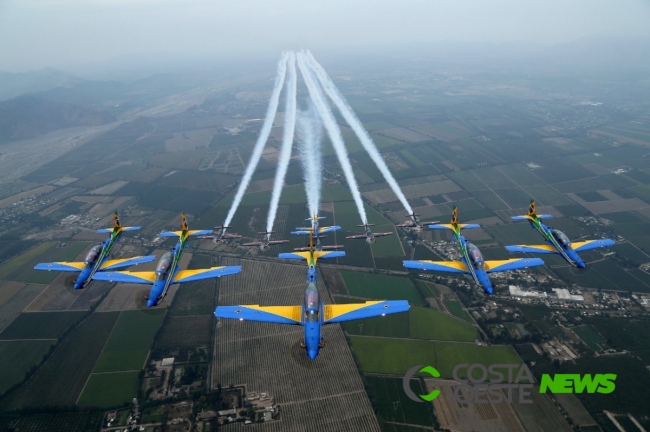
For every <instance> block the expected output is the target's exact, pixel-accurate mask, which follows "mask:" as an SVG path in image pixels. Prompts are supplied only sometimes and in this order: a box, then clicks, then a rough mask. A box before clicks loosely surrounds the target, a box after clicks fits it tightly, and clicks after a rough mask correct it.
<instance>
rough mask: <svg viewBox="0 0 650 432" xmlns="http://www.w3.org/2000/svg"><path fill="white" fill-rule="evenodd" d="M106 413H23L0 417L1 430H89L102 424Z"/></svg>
mask: <svg viewBox="0 0 650 432" xmlns="http://www.w3.org/2000/svg"><path fill="white" fill-rule="evenodd" d="M103 420H104V413H103V412H98V411H85V412H78V413H56V414H33V415H29V414H22V415H20V416H19V417H14V416H7V417H0V430H7V431H8V430H16V431H21V432H59V431H62V430H65V431H66V432H87V431H96V430H99V428H100V427H101V425H102V421H103Z"/></svg>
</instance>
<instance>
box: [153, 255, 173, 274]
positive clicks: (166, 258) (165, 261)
mask: <svg viewBox="0 0 650 432" xmlns="http://www.w3.org/2000/svg"><path fill="white" fill-rule="evenodd" d="M171 265H172V253H171V252H167V253H166V254H165V255H163V256H162V258H160V261H158V265H157V266H156V280H157V281H159V280H163V279H164V278H165V276H166V274H167V270H169V267H171Z"/></svg>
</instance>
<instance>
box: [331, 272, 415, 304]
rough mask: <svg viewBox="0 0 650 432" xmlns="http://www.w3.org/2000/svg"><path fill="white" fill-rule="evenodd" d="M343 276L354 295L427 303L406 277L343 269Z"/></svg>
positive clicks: (351, 293)
mask: <svg viewBox="0 0 650 432" xmlns="http://www.w3.org/2000/svg"><path fill="white" fill-rule="evenodd" d="M341 276H343V280H344V281H345V285H346V286H347V288H348V292H349V293H350V295H352V296H356V297H364V298H367V299H375V300H408V302H409V303H410V304H412V305H418V306H422V305H424V304H425V301H424V299H423V298H422V295H421V294H420V292H419V291H418V290H417V288H416V287H415V285H413V282H411V280H410V279H408V278H406V277H403V276H388V275H378V274H373V273H362V272H352V271H342V272H341Z"/></svg>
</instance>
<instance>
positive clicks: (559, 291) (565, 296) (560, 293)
mask: <svg viewBox="0 0 650 432" xmlns="http://www.w3.org/2000/svg"><path fill="white" fill-rule="evenodd" d="M553 291H554V292H555V295H557V298H558V300H570V301H585V298H584V297H583V296H581V295H577V294H571V293H570V292H569V290H568V289H565V288H553Z"/></svg>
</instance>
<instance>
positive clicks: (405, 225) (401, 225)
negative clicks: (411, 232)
mask: <svg viewBox="0 0 650 432" xmlns="http://www.w3.org/2000/svg"><path fill="white" fill-rule="evenodd" d="M395 226H397V227H400V228H410V227H414V226H415V223H413V222H404V223H400V224H396V225H395Z"/></svg>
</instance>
